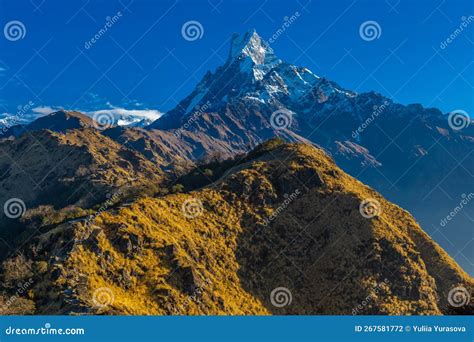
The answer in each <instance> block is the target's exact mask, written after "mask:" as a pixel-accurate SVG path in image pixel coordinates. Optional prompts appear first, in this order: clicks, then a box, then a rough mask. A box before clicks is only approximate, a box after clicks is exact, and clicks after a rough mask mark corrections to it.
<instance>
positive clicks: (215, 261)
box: [0, 31, 474, 314]
mask: <svg viewBox="0 0 474 342" xmlns="http://www.w3.org/2000/svg"><path fill="white" fill-rule="evenodd" d="M109 126H110V127H109ZM473 127H474V126H472V125H471V126H469V125H467V127H465V128H463V129H460V130H456V129H453V128H452V127H451V126H450V125H449V124H448V121H447V118H446V116H444V115H443V114H442V113H441V112H440V111H438V110H437V109H426V108H423V107H422V106H421V105H418V104H416V105H409V106H403V105H400V104H396V103H393V101H391V100H390V99H388V98H386V97H384V96H382V95H380V94H377V93H373V92H371V93H363V94H357V93H355V92H352V91H350V90H346V89H343V88H342V87H340V86H339V85H338V84H336V83H334V82H332V81H329V80H327V79H325V78H323V77H319V76H317V75H315V74H313V73H312V72H311V71H310V70H308V69H307V68H304V67H297V66H294V65H291V64H288V63H286V62H284V61H282V60H280V59H279V58H278V57H276V55H275V54H274V52H273V51H272V50H271V48H270V47H269V46H268V44H266V43H265V42H264V41H263V40H262V38H261V37H259V36H258V34H257V33H256V32H254V31H253V32H248V33H245V34H243V35H235V36H234V37H233V39H232V45H231V49H230V52H229V57H228V60H227V62H226V63H225V64H224V65H223V66H221V67H219V68H218V69H217V70H216V71H215V72H212V73H211V72H208V73H207V74H206V75H205V76H204V78H203V79H202V80H201V81H200V82H199V84H198V85H197V86H196V88H195V90H194V91H193V92H192V93H191V94H190V95H189V96H188V97H186V98H185V99H183V100H182V101H181V102H180V103H179V104H178V106H177V107H176V108H174V109H173V110H171V111H169V112H167V113H166V114H165V115H164V116H163V117H161V118H160V119H158V120H156V121H154V122H153V123H151V124H150V125H148V126H146V127H134V128H130V127H120V126H116V125H113V121H111V122H109V123H108V124H107V125H105V126H104V125H102V124H100V125H98V124H97V122H94V121H93V120H92V119H91V118H90V117H88V116H86V115H84V114H81V113H79V112H72V111H58V112H55V113H52V114H51V115H48V116H45V117H42V118H40V119H38V120H36V121H34V122H32V123H30V124H29V125H26V126H21V127H15V126H14V127H10V128H9V129H8V130H6V131H5V132H4V133H5V134H3V136H2V137H0V138H3V139H2V140H1V141H0V152H1V154H0V203H6V202H7V201H8V200H9V199H11V198H20V199H22V200H23V201H24V202H25V206H26V208H27V209H28V210H27V211H26V213H25V214H24V215H23V216H22V217H21V218H20V219H11V218H9V217H5V213H3V212H2V217H0V220H1V222H2V224H3V225H4V226H5V227H6V229H5V230H4V231H3V232H2V235H1V237H2V240H0V241H1V243H2V244H3V247H4V248H3V255H2V257H3V258H7V261H6V262H7V263H8V262H11V263H15V262H18V263H22V264H23V266H24V268H26V269H27V270H30V271H31V272H34V271H35V270H36V271H38V272H42V273H41V274H48V276H47V277H46V278H45V279H44V281H43V280H41V281H40V280H38V283H37V284H36V285H35V286H34V288H33V292H34V293H35V299H32V300H31V301H32V302H33V303H30V304H31V305H32V306H33V307H34V308H35V309H33V312H38V313H64V312H66V313H72V312H76V311H79V312H86V313H93V312H96V311H97V310H96V309H97V308H96V307H94V305H93V303H91V300H92V299H91V298H92V297H93V296H92V294H93V293H94V291H95V289H98V288H103V287H105V288H108V289H109V290H110V291H112V292H113V293H114V298H115V302H114V303H115V304H114V305H111V306H109V307H107V308H106V309H104V310H102V311H103V312H106V313H118V314H147V313H160V314H162V313H173V312H174V311H176V310H178V313H205V314H207V313H232V314H257V313H279V312H281V313H298V314H309V313H323V314H343V313H350V311H351V310H352V309H353V308H354V306H355V305H357V303H358V302H359V301H360V300H362V299H363V298H365V297H366V296H367V295H372V296H373V295H374V294H373V292H374V287H378V286H379V285H378V284H380V282H384V285H382V287H383V288H384V293H385V295H386V296H385V297H384V298H379V300H378V301H376V302H375V303H374V304H373V305H371V306H370V307H369V308H366V310H367V313H388V314H400V313H411V314H440V313H448V312H449V310H450V309H449V308H448V304H449V303H447V298H448V293H449V291H450V290H451V289H452V288H453V287H457V286H461V285H462V286H465V287H467V288H468V289H469V290H470V289H471V287H472V278H471V277H470V276H468V275H467V274H466V273H465V272H464V271H463V270H462V269H461V268H460V267H459V266H458V265H457V264H456V263H455V262H454V261H453V260H452V259H451V257H449V256H448V255H447V254H446V253H445V252H444V251H443V250H442V249H441V248H440V247H439V246H438V245H437V244H436V243H435V242H433V241H432V240H431V238H430V237H429V236H428V235H426V234H425V233H424V232H423V231H422V229H421V228H420V227H419V226H418V224H417V223H416V222H415V221H414V220H413V218H412V217H411V216H410V214H408V212H406V211H404V210H403V209H406V210H408V211H409V212H411V213H412V214H413V215H414V216H415V219H416V220H417V221H418V223H420V225H421V227H423V228H424V229H425V230H427V231H428V232H430V231H435V230H436V229H438V228H439V227H440V223H439V222H440V218H442V217H444V216H446V215H449V214H450V211H451V210H453V205H456V204H457V203H459V201H461V200H462V198H463V197H462V195H463V194H465V195H466V196H467V195H468V194H470V193H472V192H474V189H472V184H473V182H472V180H473V175H472V172H473V171H472V170H474V155H473V151H474V132H473ZM275 136H277V137H281V138H283V139H284V140H286V141H289V142H298V143H300V144H294V145H285V144H283V143H281V142H278V143H270V144H269V143H267V144H265V145H263V147H262V146H260V147H258V148H257V149H255V150H253V152H251V153H250V154H247V153H248V151H250V150H252V149H254V148H255V147H256V146H258V145H259V144H261V143H263V142H264V141H266V140H268V139H271V138H274V137H275ZM309 145H314V146H315V147H312V146H309ZM317 147H318V148H321V149H323V150H324V151H325V152H326V153H327V154H328V155H329V157H327V156H326V155H325V154H324V153H323V152H322V151H321V150H319V149H317ZM226 158H231V159H229V160H227V161H225V159H226ZM332 159H333V160H334V162H335V164H337V165H338V166H336V165H335V164H334V162H333V161H332ZM203 160H204V161H205V162H207V163H208V164H207V165H205V166H204V165H200V163H202V161H203ZM196 165H198V167H197V168H195V169H194V167H195V166H196ZM338 167H340V168H341V169H342V170H343V171H342V170H341V169H339V168H338ZM285 170H286V171H285ZM344 171H345V172H347V173H348V174H349V175H351V176H353V177H354V178H356V179H358V180H359V181H361V182H362V183H365V184H367V185H369V186H370V187H372V188H373V189H374V190H372V189H370V188H369V187H367V186H365V185H364V184H362V183H361V182H359V181H357V180H355V179H354V178H352V177H350V176H349V175H347V174H346V173H345V172H344ZM286 172H289V173H288V174H286ZM31 189H33V191H32V190H31ZM190 190H195V192H192V193H189V191H190ZM296 190H299V191H301V192H302V195H301V197H298V198H297V199H296V200H295V201H294V203H293V202H292V203H291V204H290V205H289V207H288V208H286V207H287V206H285V209H288V210H287V211H285V212H283V213H282V214H281V215H280V216H278V217H277V218H276V219H275V221H274V222H273V221H271V222H269V223H267V225H268V227H266V228H265V227H264V226H265V225H264V224H263V223H262V220H263V221H265V218H268V217H270V216H271V214H272V212H274V211H277V209H278V208H280V207H281V206H282V203H285V198H286V197H285V194H286V196H289V195H290V194H292V193H294V192H295V191H296ZM375 190H376V191H377V192H376V191H375ZM183 191H184V192H185V193H184V194H181V192H183ZM378 192H380V193H381V194H382V195H383V196H385V197H386V198H387V199H388V200H391V201H393V202H394V203H395V204H398V205H400V206H401V207H402V208H403V209H400V208H399V207H398V206H397V205H394V204H391V203H390V202H388V201H387V200H385V199H384V198H383V197H382V196H381V195H379V194H378ZM169 193H172V194H169ZM189 196H191V197H192V198H197V199H198V203H200V206H199V207H200V210H201V211H202V212H203V213H202V215H200V216H199V217H197V218H195V219H194V220H188V219H186V217H185V218H183V217H182V214H180V213H181V209H182V205H183V202H184V201H185V200H186V199H187V198H188V197H189ZM142 197H145V198H142ZM368 197H371V198H376V199H377V200H378V201H379V202H380V203H381V214H380V215H376V217H375V218H373V219H369V220H367V219H366V218H364V217H362V216H361V215H360V213H359V204H360V202H361V201H363V200H364V199H367V198H368ZM219 203H220V204H219ZM180 215H181V216H180ZM473 216H474V214H473V211H472V204H471V206H470V207H469V206H466V207H465V208H464V210H463V211H462V212H461V213H459V214H458V215H457V216H456V218H455V221H454V220H453V222H451V224H450V226H449V229H444V230H443V234H444V235H445V236H446V237H447V238H448V239H449V241H451V243H452V244H453V245H454V246H455V248H454V250H455V251H456V252H457V253H458V251H461V252H462V253H458V254H456V257H457V261H458V262H460V263H461V264H462V266H463V267H464V268H465V269H466V270H467V271H468V272H472V248H469V246H466V245H465V243H466V241H468V240H470V238H471V236H472V220H471V219H470V218H472V217H473ZM305 226H307V227H308V233H307V234H306V233H305V232H304V231H305V230H302V229H300V228H301V227H305ZM285 227H286V228H285ZM253 233H255V234H256V235H253ZM308 234H309V235H308ZM31 236H34V237H35V238H34V239H33V240H31ZM341 236H342V237H341ZM294 239H297V241H296V242H295V243H293V242H294ZM339 239H341V240H339ZM117 241H119V242H118V244H116V243H117ZM268 241H271V242H272V243H270V244H269V243H268ZM338 243H340V244H341V246H340V248H338V249H335V250H333V249H332V247H331V246H333V245H335V244H338ZM210 245H212V246H213V249H212V250H210V249H209V246H210ZM272 246H273V247H272ZM275 246H277V248H276V247H275ZM19 247H22V248H21V250H22V251H23V254H24V257H22V258H23V259H21V258H20V259H18V258H19V257H13V256H12V255H9V251H13V250H16V249H18V248H19ZM275 248H276V249H275ZM274 249H275V250H274ZM242 250H243V251H244V252H242ZM340 250H347V251H348V252H347V253H348V254H347V255H341V254H340V253H339V252H337V253H336V251H340ZM134 251H136V252H138V254H136V255H134V253H133V252H134ZM278 251H287V252H288V253H289V254H288V258H287V259H288V260H289V261H285V260H287V259H282V258H278V256H279V254H278ZM331 251H333V252H331ZM275 253H276V254H275ZM366 256H370V258H369V259H370V260H366ZM229 258H230V259H229ZM320 258H322V259H320ZM224 260H230V261H225V262H224ZM272 260H273V261H275V262H276V264H274V265H272V264H271V261H272ZM321 260H323V261H321ZM356 260H360V264H361V267H362V269H366V273H365V274H363V273H364V272H362V273H360V272H359V271H357V272H356V273H357V274H352V271H351V269H349V268H350V267H349V266H353V265H355V264H356V263H358V262H359V261H357V262H356ZM314 263H315V265H314V268H313V266H312V264H314ZM25 265H26V266H25ZM295 265H300V266H301V265H304V266H305V267H307V270H303V271H304V272H303V275H301V274H299V273H301V272H300V270H298V267H295ZM267 266H268V267H267ZM208 267H212V270H213V271H214V272H217V273H216V274H218V276H216V278H214V277H213V276H212V275H211V274H212V273H211V274H208V272H209V271H208ZM239 267H240V268H239ZM39 269H41V271H39ZM239 269H240V271H239ZM105 270H108V271H105ZM175 270H177V273H176V274H175V273H174V271H175ZM226 272H227V273H226ZM279 272H280V273H282V274H281V277H280V278H278V277H276V278H275V277H274V276H273V275H274V274H276V273H279ZM307 272H308V273H307ZM349 272H351V274H352V275H350V274H349V275H348V273H349ZM203 273H204V276H203ZM5 274H6V273H5V267H4V269H3V277H4V278H5V276H6V275H5ZM49 274H51V276H49ZM53 274H54V275H53ZM167 274H168V275H167ZM262 276H263V277H264V278H265V279H264V281H263V282H262V281H261V279H260V278H261V277H262ZM300 276H301V278H300ZM346 277H349V279H350V282H349V283H348V284H346V285H344V286H343V287H341V288H339V289H338V290H337V291H336V292H337V294H332V296H333V297H332V298H331V299H330V300H329V302H326V303H324V302H325V301H326V299H325V297H324V296H325V295H327V293H326V292H324V291H323V290H321V289H326V290H328V291H329V289H330V288H333V287H334V286H336V285H337V284H340V283H341V282H342V281H344V280H345V279H346ZM277 278H278V279H277ZM206 279H207V280H209V279H210V280H211V282H212V284H213V285H212V287H211V288H212V290H210V289H211V288H208V289H206V286H207V285H206V284H207V283H206V281H205V280H206ZM385 279H387V280H388V283H387V284H385ZM20 280H22V279H20ZM23 280H24V279H23ZM282 283H286V284H287V286H289V287H291V288H293V289H296V291H297V294H298V297H297V298H296V293H293V296H294V298H295V302H296V305H295V306H294V307H289V308H287V309H288V310H286V309H285V310H283V311H278V310H275V308H274V307H271V306H270V305H269V304H268V299H267V297H268V292H269V291H271V289H272V288H274V287H277V286H280V285H281V286H283V285H284V284H283V285H282ZM278 284H280V285H278ZM48 287H52V288H54V291H53V293H45V292H44V289H45V288H48ZM317 287H319V288H320V289H319V290H318V289H317ZM197 288H204V294H202V296H203V298H204V299H203V302H202V303H204V304H203V306H200V305H195V303H194V304H192V305H190V306H189V307H188V306H184V309H183V305H184V304H183V303H182V302H183V301H185V300H186V298H187V296H189V295H190V294H191V295H192V294H193V293H194V292H195V291H196V289H197ZM10 290H11V289H6V290H5V291H6V292H7V293H8V292H9V291H10ZM129 291H130V293H135V292H136V291H139V292H143V296H142V297H141V298H142V299H141V302H140V301H133V300H131V299H130V298H129V297H128V296H129V295H130V293H129ZM329 292H331V291H329ZM351 293H352V294H351ZM213 294H214V295H213ZM213 296H216V297H213ZM347 296H349V297H347ZM336 297H337V298H336ZM334 298H336V299H334ZM242 302H246V303H248V306H247V307H245V306H239V303H242ZM47 303H52V305H51V306H49V305H48V304H47ZM202 303H201V304H202ZM240 305H241V304H240ZM467 306H469V303H467ZM99 311H100V310H99ZM102 311H101V312H102Z"/></svg>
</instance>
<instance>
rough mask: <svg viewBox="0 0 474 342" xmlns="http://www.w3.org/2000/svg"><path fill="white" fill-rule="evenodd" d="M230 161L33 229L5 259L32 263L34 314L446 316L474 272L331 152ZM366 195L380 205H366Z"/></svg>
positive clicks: (286, 150)
mask: <svg viewBox="0 0 474 342" xmlns="http://www.w3.org/2000/svg"><path fill="white" fill-rule="evenodd" d="M282 160H286V161H287V162H286V163H284V164H283V163H282V162H281V161H282ZM232 164H233V165H234V166H231V164H229V165H227V167H225V166H223V165H221V166H222V167H224V168H225V169H226V170H225V171H224V172H223V175H222V176H221V177H219V178H218V179H217V180H216V181H214V182H212V183H209V184H208V185H206V186H204V187H201V188H199V189H196V190H195V191H191V192H187V193H177V194H170V195H166V196H159V197H146V198H142V199H140V200H137V201H135V202H134V203H132V204H129V205H120V206H119V207H116V208H113V209H111V210H107V211H104V212H101V213H100V214H98V215H95V216H94V217H93V218H88V219H80V220H74V221H72V222H65V223H63V224H60V225H58V226H56V227H55V228H54V229H50V230H48V231H46V232H44V233H43V234H40V235H38V236H37V237H36V238H35V239H34V240H33V241H30V242H29V243H28V244H27V246H28V247H27V248H25V249H24V254H22V255H21V257H20V256H16V257H14V258H11V259H8V260H7V261H6V262H4V265H10V268H9V267H6V269H7V270H8V269H11V265H17V268H18V269H27V270H29V269H31V270H34V271H31V273H27V272H26V273H27V274H26V276H25V277H27V278H28V277H29V278H30V279H31V284H32V285H31V287H30V288H29V292H30V293H31V299H30V300H29V301H30V303H29V305H30V307H31V308H32V309H31V311H30V313H37V314H116V315H123V314H127V315H130V314H132V315H142V314H160V315H161V314H168V315H169V314H186V315H189V314H191V315H192V314H236V315H237V314H238V315H242V314H243V315H254V314H432V315H437V314H443V313H450V312H451V311H450V310H451V309H452V308H451V307H450V299H449V298H450V294H449V293H450V291H451V290H452V289H453V288H457V287H459V286H462V287H463V288H469V289H471V288H472V286H473V285H474V282H473V279H472V278H471V277H470V276H469V275H467V274H466V273H465V272H464V271H463V270H462V269H461V268H460V267H459V266H458V265H457V264H456V263H455V262H454V261H453V260H452V259H451V258H450V257H449V256H448V255H447V254H446V253H445V252H444V251H443V250H442V249H441V248H440V247H439V246H438V245H437V244H436V243H435V242H433V241H432V240H431V239H430V238H429V237H428V236H427V234H426V233H424V232H423V230H422V229H421V228H420V227H419V226H418V224H417V223H416V222H415V220H414V219H413V218H412V217H411V215H410V214H409V213H408V212H406V211H404V210H403V209H401V208H399V207H398V206H396V205H394V204H392V203H390V202H388V201H386V200H385V199H384V198H383V197H382V196H380V195H379V194H378V193H377V192H375V191H374V190H372V189H370V188H369V187H367V186H365V185H363V184H362V183H360V182H359V181H357V180H355V179H354V178H352V177H351V176H349V175H347V174H346V173H344V172H343V171H342V170H341V169H339V168H338V167H337V166H336V165H335V164H334V162H333V161H332V160H331V159H330V158H329V157H328V156H327V155H325V153H324V152H323V151H321V150H319V149H317V148H315V147H312V146H308V145H305V144H300V143H299V144H285V143H283V142H282V141H279V140H271V141H269V142H267V143H265V144H263V145H261V146H259V147H258V148H257V149H256V150H254V151H252V152H251V153H250V154H248V155H246V156H245V157H244V158H239V159H236V160H234V162H233V163H232ZM188 177H192V173H191V174H190V175H188ZM368 198H371V199H372V201H377V202H378V203H379V205H380V207H379V210H378V213H377V214H376V215H375V216H371V217H368V216H367V215H365V216H364V215H361V212H360V204H361V202H363V201H364V200H366V199H368ZM18 265H20V266H18ZM4 267H5V266H4ZM11 273H12V272H11V271H10V273H7V275H8V276H11ZM15 275H16V276H17V277H18V272H16V273H15ZM15 281H22V280H21V279H20V280H19V279H15ZM23 281H24V280H23ZM275 291H283V295H284V296H286V297H283V298H284V300H283V301H282V297H281V296H282V294H279V295H278V296H277V295H276V294H275Z"/></svg>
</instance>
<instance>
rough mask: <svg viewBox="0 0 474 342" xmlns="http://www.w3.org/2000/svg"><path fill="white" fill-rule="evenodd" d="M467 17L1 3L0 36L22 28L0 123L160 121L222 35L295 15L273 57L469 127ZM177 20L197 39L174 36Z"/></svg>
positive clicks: (1, 100)
mask: <svg viewBox="0 0 474 342" xmlns="http://www.w3.org/2000/svg"><path fill="white" fill-rule="evenodd" d="M119 12H120V15H119ZM296 13H297V14H298V15H296ZM470 15H474V11H473V2H472V0H450V1H449V3H448V1H446V2H445V1H443V0H434V1H433V0H431V1H428V0H417V1H414V0H387V1H385V0H348V1H346V0H340V1H316V0H312V1H309V0H298V1H270V0H268V1H255V0H241V1H236V0H225V1H224V0H209V1H208V0H202V1H197V0H194V1H192V0H179V1H174V0H173V1H165V0H162V1H151V0H121V1H96V0H90V1H87V0H83V1H56V0H31V1H30V0H14V1H13V0H9V1H6V0H0V24H1V27H2V28H5V25H7V24H8V23H10V22H11V21H20V22H21V24H23V26H24V36H23V35H21V37H20V39H18V40H11V39H10V40H9V39H7V36H6V33H5V30H2V31H3V35H2V36H0V113H5V112H6V113H14V112H16V111H17V108H18V106H25V105H26V104H28V103H33V105H32V106H31V107H32V108H37V107H39V108H40V109H36V110H35V111H37V112H40V113H44V112H46V111H47V110H48V109H49V108H57V107H63V108H66V109H78V110H82V111H94V110H101V109H106V108H111V107H113V108H116V110H125V109H126V110H131V109H135V110H138V109H140V110H148V111H146V112H144V113H149V112H150V113H154V112H153V111H152V110H159V111H166V110H169V109H171V108H173V107H174V106H175V105H176V104H177V102H178V101H179V100H181V99H182V98H183V97H184V96H186V95H187V94H189V93H190V92H191V91H192V89H193V87H194V86H195V85H196V83H197V82H198V81H199V80H200V79H201V77H202V76H203V75H204V74H205V72H206V71H207V70H211V71H213V70H214V69H215V68H216V67H217V66H219V65H221V64H223V63H224V62H225V60H226V58H227V55H228V52H229V43H230V42H229V40H230V37H231V35H232V33H233V32H239V33H243V32H245V31H247V30H250V29H253V28H255V29H256V30H257V32H258V33H259V34H260V35H261V36H262V37H263V38H264V39H267V40H268V39H269V38H270V37H272V36H273V35H274V34H275V33H276V32H277V31H278V29H279V28H281V27H282V25H284V22H285V18H291V17H292V16H294V17H296V19H295V20H292V23H291V24H290V25H288V27H287V28H285V30H284V32H283V33H281V34H279V35H278V37H277V38H276V39H275V40H274V42H273V43H272V47H273V49H274V51H275V53H276V54H277V55H278V56H279V57H280V58H282V59H284V60H286V61H288V62H290V63H293V64H297V65H301V66H306V67H307V68H309V69H311V70H312V71H313V72H314V73H316V74H318V75H320V76H325V77H327V78H329V79H331V80H333V81H336V82H337V83H339V84H340V85H341V86H342V87H344V88H347V89H351V90H355V91H358V92H363V91H370V90H375V91H377V92H380V93H382V94H384V95H386V96H388V97H391V98H393V99H394V100H395V101H397V102H400V103H404V104H408V103H421V104H423V105H425V106H428V107H438V108H440V109H441V110H442V111H443V112H449V111H452V110H456V109H462V110H465V111H467V112H468V113H470V114H471V117H472V112H473V111H474V103H473V101H474V100H473V96H472V95H473V86H474V77H473V76H474V63H473V60H472V59H473V55H474V54H473V50H474V49H473V46H474V45H473V44H474V18H471V19H472V20H470V19H469V16H470ZM114 16H115V19H113V21H114V23H113V24H112V25H110V27H108V28H107V31H106V32H105V33H102V34H99V32H100V30H101V29H102V28H104V26H105V24H106V22H107V19H106V18H107V17H110V18H112V17H114ZM188 21H197V22H199V24H200V25H201V26H202V37H200V38H199V39H196V40H194V41H188V40H186V39H184V38H183V35H182V32H181V31H182V27H183V25H184V24H185V23H186V22H188ZM367 21H375V22H376V23H377V24H378V25H379V27H380V30H379V36H378V37H377V39H374V40H370V41H367V40H364V39H362V37H361V35H360V32H359V29H360V26H361V24H362V23H364V22H367ZM463 22H464V24H465V25H464V26H463ZM460 27H462V31H459V29H460ZM21 29H22V28H21ZM456 30H458V31H457V33H456ZM96 34H99V35H100V37H99V39H98V40H97V41H96V42H94V43H91V38H93V37H94V36H95V35H96ZM450 36H451V37H454V39H452V41H451V42H449V43H447V42H446V39H447V38H448V37H450ZM10 38H12V37H11V36H10ZM16 38H18V37H16ZM16 38H15V37H13V39H16ZM87 42H89V44H87ZM443 43H444V46H443V47H442V46H441V45H443ZM86 45H89V46H88V47H89V48H86ZM43 107H44V108H43ZM41 108H42V109H41Z"/></svg>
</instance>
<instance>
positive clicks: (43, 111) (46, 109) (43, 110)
mask: <svg viewBox="0 0 474 342" xmlns="http://www.w3.org/2000/svg"><path fill="white" fill-rule="evenodd" d="M31 110H32V112H33V113H35V114H40V115H37V116H43V115H48V114H51V113H53V112H56V111H58V110H60V108H56V107H50V106H40V107H35V108H32V109H31Z"/></svg>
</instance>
